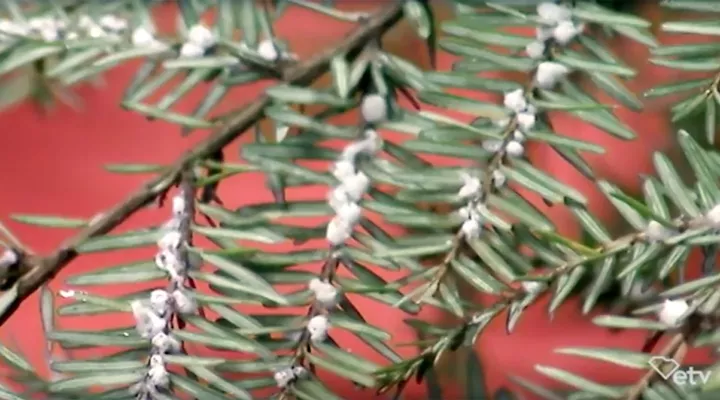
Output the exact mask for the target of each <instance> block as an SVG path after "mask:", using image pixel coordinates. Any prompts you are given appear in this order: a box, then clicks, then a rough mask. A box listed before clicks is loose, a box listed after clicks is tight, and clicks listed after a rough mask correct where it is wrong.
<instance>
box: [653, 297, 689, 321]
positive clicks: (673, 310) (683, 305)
mask: <svg viewBox="0 0 720 400" xmlns="http://www.w3.org/2000/svg"><path fill="white" fill-rule="evenodd" d="M689 308H690V306H689V305H688V303H687V302H686V301H685V300H669V299H668V300H665V302H664V303H663V305H662V307H661V308H660V311H658V319H659V320H660V322H662V323H664V324H665V325H668V326H676V325H678V324H679V323H680V322H681V318H682V317H683V316H685V313H687V311H688V309H689Z"/></svg>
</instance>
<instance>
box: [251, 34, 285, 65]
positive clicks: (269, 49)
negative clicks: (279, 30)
mask: <svg viewBox="0 0 720 400" xmlns="http://www.w3.org/2000/svg"><path fill="white" fill-rule="evenodd" d="M257 52H258V54H259V55H260V57H262V59H263V60H265V61H270V62H274V61H277V60H278V59H279V58H280V53H279V52H278V49H277V46H275V43H273V41H272V40H269V39H265V40H263V41H261V42H260V43H259V44H258V47H257Z"/></svg>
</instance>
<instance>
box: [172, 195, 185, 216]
mask: <svg viewBox="0 0 720 400" xmlns="http://www.w3.org/2000/svg"><path fill="white" fill-rule="evenodd" d="M172 212H173V214H175V215H182V214H184V213H185V199H184V198H183V196H182V195H181V194H179V195H176V196H175V197H173V199H172Z"/></svg>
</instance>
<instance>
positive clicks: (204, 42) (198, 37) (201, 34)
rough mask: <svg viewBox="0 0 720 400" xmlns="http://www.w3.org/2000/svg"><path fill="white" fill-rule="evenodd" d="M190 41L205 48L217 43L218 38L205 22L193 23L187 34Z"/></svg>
mask: <svg viewBox="0 0 720 400" xmlns="http://www.w3.org/2000/svg"><path fill="white" fill-rule="evenodd" d="M187 39H188V43H192V44H194V45H196V46H198V47H200V48H202V49H203V50H206V49H208V48H210V47H212V46H214V45H215V42H216V39H215V35H214V34H213V32H212V31H211V30H210V29H209V28H208V27H207V26H205V25H203V24H196V25H193V26H192V27H191V28H190V30H188V34H187Z"/></svg>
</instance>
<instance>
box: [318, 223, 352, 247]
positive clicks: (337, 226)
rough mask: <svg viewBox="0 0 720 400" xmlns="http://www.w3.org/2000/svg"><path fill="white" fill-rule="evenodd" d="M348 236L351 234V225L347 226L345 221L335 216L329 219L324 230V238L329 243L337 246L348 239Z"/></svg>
mask: <svg viewBox="0 0 720 400" xmlns="http://www.w3.org/2000/svg"><path fill="white" fill-rule="evenodd" d="M350 236H352V226H349V225H348V224H347V222H346V221H344V220H342V219H341V218H339V217H337V216H336V217H335V218H333V219H332V220H330V223H328V226H327V230H326V232H325V239H327V241H328V242H329V243H330V244H331V245H333V246H339V245H341V244H343V243H345V241H346V240H348V239H350Z"/></svg>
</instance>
